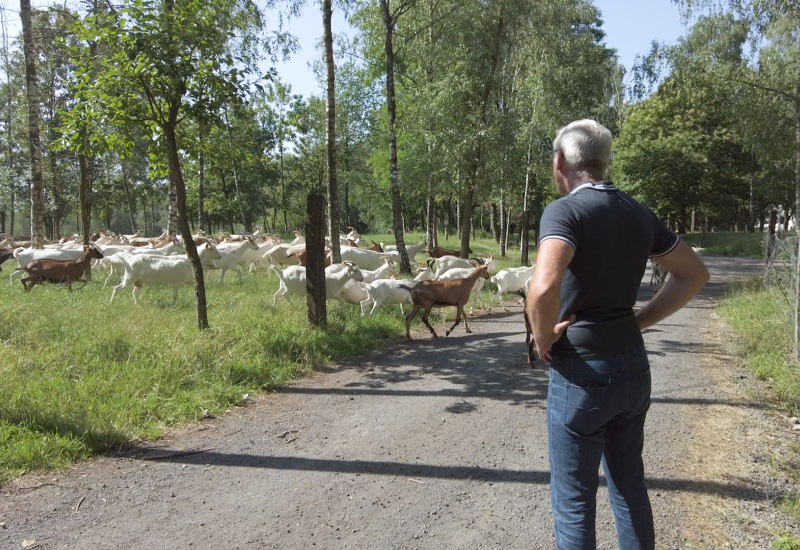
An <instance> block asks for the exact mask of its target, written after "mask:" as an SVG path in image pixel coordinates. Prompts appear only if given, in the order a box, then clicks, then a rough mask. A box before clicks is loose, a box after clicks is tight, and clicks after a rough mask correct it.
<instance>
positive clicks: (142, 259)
mask: <svg viewBox="0 0 800 550" xmlns="http://www.w3.org/2000/svg"><path fill="white" fill-rule="evenodd" d="M197 254H198V255H199V256H200V262H201V263H202V264H203V266H204V267H205V266H208V265H209V264H210V263H211V262H212V261H214V260H219V259H220V258H221V256H220V253H219V251H218V250H217V248H216V247H215V246H214V245H213V244H209V243H203V244H202V245H200V246H199V247H197ZM125 262H126V265H125V277H123V279H122V282H121V283H120V284H118V285H117V286H115V287H114V291H113V292H112V293H111V301H112V302H113V301H114V296H116V294H117V291H118V290H121V289H124V288H129V287H131V286H133V287H134V288H133V302H134V303H138V300H137V298H138V295H139V292H140V291H141V289H142V286H143V285H145V284H153V285H170V286H172V290H173V294H172V303H173V304H174V303H175V301H176V300H177V299H178V290H180V288H181V286H182V285H185V284H187V283H190V282H191V281H192V280H193V278H194V272H193V271H192V263H191V262H190V261H189V258H188V257H186V256H182V255H181V256H151V255H149V254H137V255H135V256H131V257H130V258H128V259H127V260H125Z"/></svg>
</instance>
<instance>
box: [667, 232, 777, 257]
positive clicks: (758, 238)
mask: <svg viewBox="0 0 800 550" xmlns="http://www.w3.org/2000/svg"><path fill="white" fill-rule="evenodd" d="M681 238H682V239H683V240H684V241H686V242H687V243H689V244H691V245H693V246H695V245H696V246H700V247H702V248H705V249H706V250H705V253H707V254H719V255H720V256H743V257H747V258H763V257H764V234H763V233H761V232H759V231H756V232H755V233H747V232H746V231H740V232H736V233H732V232H719V233H686V234H685V235H681Z"/></svg>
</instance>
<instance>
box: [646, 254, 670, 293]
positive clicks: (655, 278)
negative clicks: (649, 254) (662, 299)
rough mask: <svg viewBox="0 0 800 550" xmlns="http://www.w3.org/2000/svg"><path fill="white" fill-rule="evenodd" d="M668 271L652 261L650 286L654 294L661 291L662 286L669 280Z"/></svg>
mask: <svg viewBox="0 0 800 550" xmlns="http://www.w3.org/2000/svg"><path fill="white" fill-rule="evenodd" d="M667 274H668V271H667V270H666V269H664V268H663V267H661V266H660V265H658V263H656V262H654V261H653V259H652V258H651V259H650V286H652V287H653V291H654V292H658V291H659V290H660V289H661V285H663V284H664V281H666V280H667Z"/></svg>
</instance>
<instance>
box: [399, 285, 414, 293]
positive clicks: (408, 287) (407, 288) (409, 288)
mask: <svg viewBox="0 0 800 550" xmlns="http://www.w3.org/2000/svg"><path fill="white" fill-rule="evenodd" d="M397 286H399V287H400V288H402V289H403V290H407V291H409V292H411V291H412V290H414V287H411V286H406V285H397Z"/></svg>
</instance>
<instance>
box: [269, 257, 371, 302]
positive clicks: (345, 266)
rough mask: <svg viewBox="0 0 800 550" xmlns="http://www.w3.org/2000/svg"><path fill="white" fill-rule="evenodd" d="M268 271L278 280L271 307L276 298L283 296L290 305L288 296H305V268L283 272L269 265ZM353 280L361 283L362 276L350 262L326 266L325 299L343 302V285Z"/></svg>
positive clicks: (300, 267)
mask: <svg viewBox="0 0 800 550" xmlns="http://www.w3.org/2000/svg"><path fill="white" fill-rule="evenodd" d="M270 269H272V270H273V271H274V272H275V273H276V274H277V275H278V278H279V279H280V281H281V283H280V287H278V291H277V292H276V293H275V295H274V296H273V297H272V305H273V306H274V305H275V304H276V303H277V302H278V297H280V296H283V297H284V298H286V301H287V302H289V303H291V300H289V296H288V295H289V294H295V295H297V296H305V295H306V268H305V267H303V266H301V265H290V266H289V267H287V268H286V269H284V270H283V271H281V270H280V269H278V267H277V266H275V265H271V266H270ZM350 280H355V281H363V280H364V276H363V275H362V274H361V270H360V269H358V267H356V266H355V265H353V264H351V263H350V262H344V263H342V264H336V265H332V266H328V267H326V268H325V297H326V299H328V300H339V301H340V302H344V300H342V297H341V296H340V293H341V292H342V289H344V286H345V284H347V281H350Z"/></svg>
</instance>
